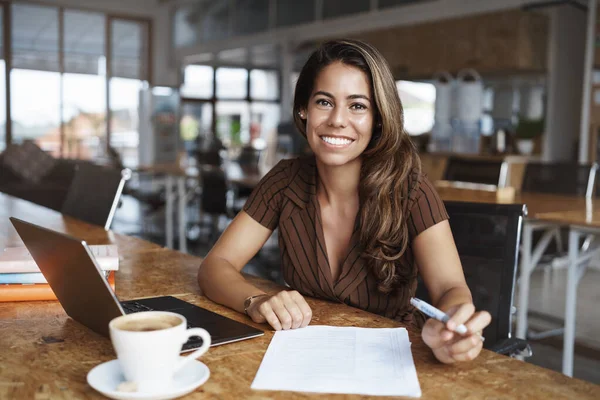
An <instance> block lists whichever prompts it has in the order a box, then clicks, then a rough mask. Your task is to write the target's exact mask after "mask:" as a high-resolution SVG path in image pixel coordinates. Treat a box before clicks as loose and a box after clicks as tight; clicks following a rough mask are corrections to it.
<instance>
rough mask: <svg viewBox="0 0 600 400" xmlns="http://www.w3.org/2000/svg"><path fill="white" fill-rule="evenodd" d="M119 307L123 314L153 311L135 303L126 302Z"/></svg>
mask: <svg viewBox="0 0 600 400" xmlns="http://www.w3.org/2000/svg"><path fill="white" fill-rule="evenodd" d="M121 307H123V310H125V314H133V313H136V312H141V311H154V309H152V308H150V307H148V306H145V305H143V304H141V303H138V302H137V301H128V302H127V303H121Z"/></svg>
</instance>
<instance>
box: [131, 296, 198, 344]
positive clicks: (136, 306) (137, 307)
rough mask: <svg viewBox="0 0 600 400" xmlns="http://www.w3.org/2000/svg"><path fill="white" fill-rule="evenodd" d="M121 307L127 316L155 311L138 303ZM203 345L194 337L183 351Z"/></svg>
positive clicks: (188, 327)
mask: <svg viewBox="0 0 600 400" xmlns="http://www.w3.org/2000/svg"><path fill="white" fill-rule="evenodd" d="M121 307H123V310H124V311H125V314H133V313H138V312H143V311H155V310H154V309H153V308H151V307H148V306H146V305H144V304H141V303H138V302H137V301H128V302H126V303H121ZM190 328H194V327H193V326H191V325H190V324H189V323H188V324H187V329H190ZM201 345H202V339H200V337H198V336H192V337H191V338H190V339H189V340H188V341H187V342H185V344H184V345H183V347H182V348H181V349H182V350H183V351H186V350H191V349H195V348H198V347H200V346H201Z"/></svg>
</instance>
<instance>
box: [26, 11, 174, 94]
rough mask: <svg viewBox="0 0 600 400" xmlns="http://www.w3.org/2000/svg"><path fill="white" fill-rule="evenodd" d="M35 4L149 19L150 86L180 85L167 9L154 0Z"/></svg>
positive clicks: (169, 12)
mask: <svg viewBox="0 0 600 400" xmlns="http://www.w3.org/2000/svg"><path fill="white" fill-rule="evenodd" d="M23 3H26V1H23ZM35 3H38V4H48V5H54V6H63V7H67V8H68V7H70V8H75V9H87V10H93V11H101V12H104V13H107V14H114V15H118V16H131V17H142V18H149V19H150V20H151V21H152V49H151V57H152V60H151V62H152V84H153V85H155V86H172V87H175V86H179V71H178V69H177V67H176V65H175V61H174V58H173V57H172V54H173V50H172V48H171V27H170V15H171V10H170V6H168V5H166V4H160V3H159V2H158V1H157V0H35Z"/></svg>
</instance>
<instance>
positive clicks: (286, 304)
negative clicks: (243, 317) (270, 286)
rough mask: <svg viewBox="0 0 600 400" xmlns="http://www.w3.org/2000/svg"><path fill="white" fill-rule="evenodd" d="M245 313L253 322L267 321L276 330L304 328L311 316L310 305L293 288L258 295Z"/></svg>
mask: <svg viewBox="0 0 600 400" xmlns="http://www.w3.org/2000/svg"><path fill="white" fill-rule="evenodd" d="M247 313H248V315H249V316H250V318H252V320H253V321H254V322H256V323H259V324H262V323H264V322H268V323H269V325H271V326H272V327H273V329H275V330H276V331H280V330H282V329H296V328H304V327H305V326H307V325H308V323H309V322H310V320H311V318H312V310H311V309H310V306H309V305H308V303H307V302H306V300H304V297H302V295H301V294H300V293H298V292H297V291H295V290H290V291H288V290H283V291H281V292H279V293H277V294H276V295H273V296H263V297H260V298H258V299H256V301H254V302H252V304H251V305H250V307H248V310H247Z"/></svg>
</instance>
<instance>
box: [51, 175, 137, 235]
mask: <svg viewBox="0 0 600 400" xmlns="http://www.w3.org/2000/svg"><path fill="white" fill-rule="evenodd" d="M130 177H131V171H130V170H129V169H123V170H119V169H116V168H109V167H103V166H99V165H94V164H89V163H81V164H79V165H77V167H76V170H75V177H74V178H73V181H72V182H71V186H70V187H69V191H68V192H67V197H66V199H65V202H64V203H63V205H62V208H61V213H63V214H65V215H68V216H71V217H74V218H77V219H80V220H82V221H85V222H87V223H90V224H94V225H100V226H103V227H104V229H106V230H108V229H109V228H110V225H111V223H112V220H113V217H114V215H115V211H116V209H117V206H118V204H119V200H120V198H121V193H122V192H123V187H124V186H125V182H126V181H127V180H128V179H129V178H130Z"/></svg>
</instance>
